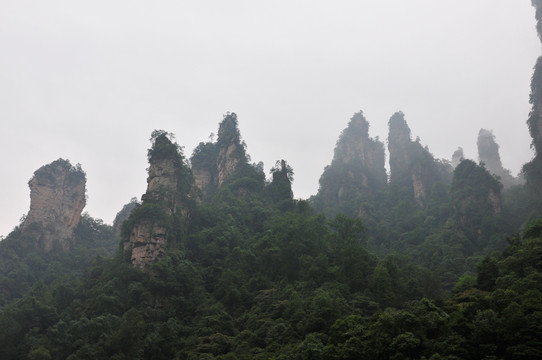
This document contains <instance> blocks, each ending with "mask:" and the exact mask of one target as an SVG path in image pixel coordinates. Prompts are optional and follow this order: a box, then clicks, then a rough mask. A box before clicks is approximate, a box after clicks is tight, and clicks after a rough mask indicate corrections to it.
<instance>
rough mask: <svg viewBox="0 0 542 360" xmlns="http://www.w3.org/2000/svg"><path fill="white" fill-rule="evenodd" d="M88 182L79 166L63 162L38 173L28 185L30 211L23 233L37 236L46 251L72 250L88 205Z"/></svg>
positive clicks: (53, 163) (46, 167)
mask: <svg viewBox="0 0 542 360" xmlns="http://www.w3.org/2000/svg"><path fill="white" fill-rule="evenodd" d="M86 181H87V180H86V176H85V173H84V172H83V170H82V169H81V167H80V166H79V165H77V166H75V167H74V166H72V165H71V164H70V162H69V161H67V160H63V159H58V160H56V161H54V162H52V163H51V164H49V165H45V166H42V167H41V168H39V169H38V170H36V172H34V176H33V177H32V179H30V181H29V182H28V185H29V186H30V211H29V212H28V215H27V216H26V218H25V220H24V222H23V224H22V229H21V230H22V232H23V233H26V234H29V235H31V236H32V237H35V238H36V239H37V242H38V246H39V247H41V248H42V249H43V250H45V251H50V250H52V249H53V248H55V247H56V246H59V247H60V248H61V249H68V248H69V247H70V240H71V238H72V236H73V231H74V229H75V227H76V226H77V225H78V224H79V220H80V218H81V212H82V211H83V208H84V207H85V204H86V198H85V191H86V190H85V185H86Z"/></svg>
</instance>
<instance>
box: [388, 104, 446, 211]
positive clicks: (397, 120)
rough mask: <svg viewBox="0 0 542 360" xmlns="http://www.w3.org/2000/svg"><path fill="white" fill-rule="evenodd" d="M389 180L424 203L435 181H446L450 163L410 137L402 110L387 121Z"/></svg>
mask: <svg viewBox="0 0 542 360" xmlns="http://www.w3.org/2000/svg"><path fill="white" fill-rule="evenodd" d="M388 150H389V152H390V172H391V174H390V184H391V185H393V186H396V187H400V188H401V187H402V188H406V189H407V190H408V191H409V192H410V193H411V194H412V197H413V198H414V200H415V201H416V202H417V203H418V205H420V206H425V204H426V203H427V201H428V200H429V198H430V196H431V189H432V187H433V185H435V184H436V183H437V182H449V181H450V180H449V178H450V177H451V167H449V165H446V164H444V163H441V162H439V161H437V160H436V159H435V158H434V157H433V155H432V154H431V153H430V152H429V150H428V149H427V148H424V147H423V146H422V145H421V144H420V143H419V141H412V139H411V132H410V128H409V126H408V124H407V122H406V121H405V118H404V114H403V113H402V112H397V113H395V114H393V116H392V117H391V118H390V121H389V135H388Z"/></svg>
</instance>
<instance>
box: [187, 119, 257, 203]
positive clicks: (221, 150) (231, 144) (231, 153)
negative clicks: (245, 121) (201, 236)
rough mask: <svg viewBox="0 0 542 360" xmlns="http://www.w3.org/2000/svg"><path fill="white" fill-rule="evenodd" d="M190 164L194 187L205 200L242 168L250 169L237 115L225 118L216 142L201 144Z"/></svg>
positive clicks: (195, 150)
mask: <svg viewBox="0 0 542 360" xmlns="http://www.w3.org/2000/svg"><path fill="white" fill-rule="evenodd" d="M190 163H191V165H192V173H193V174H194V180H195V185H196V186H197V188H198V189H199V190H200V191H201V193H202V195H203V198H206V197H207V196H208V195H209V194H211V193H212V192H213V190H215V189H217V188H220V187H222V186H223V185H224V183H226V182H227V181H228V180H229V179H231V178H232V177H233V176H234V175H235V174H236V173H238V171H239V169H241V168H242V167H243V166H247V164H248V158H247V155H246V150H245V145H244V143H243V142H242V141H241V133H240V132H239V127H238V122H237V115H236V114H235V113H228V114H226V115H225V116H224V119H223V120H222V122H221V123H220V125H219V128H218V139H217V141H216V142H207V143H204V142H202V143H200V144H199V145H198V146H197V147H196V149H194V152H193V154H192V157H191V158H190Z"/></svg>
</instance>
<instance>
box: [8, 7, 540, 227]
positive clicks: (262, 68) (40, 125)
mask: <svg viewBox="0 0 542 360" xmlns="http://www.w3.org/2000/svg"><path fill="white" fill-rule="evenodd" d="M541 53H542V52H541V48H540V42H539V41H538V39H537V38H536V30H535V21H534V8H532V7H531V6H530V1H528V0H523V1H518V0H454V1H448V0H446V1H445V0H439V1H435V0H409V1H405V0H387V1H382V0H353V1H314V0H313V1H218V0H216V1H215V0H213V1H204V0H199V1H155V2H151V1H111V0H109V1H97V0H93V1H84V2H83V1H73V0H67V1H57V0H51V1H24V0H0V121H1V131H0V156H1V162H2V167H1V169H2V172H1V177H0V199H1V201H0V235H7V234H8V233H9V232H10V231H11V230H12V229H13V228H14V227H15V226H16V225H18V223H19V219H20V217H21V216H22V215H23V214H26V213H27V212H28V208H29V205H30V198H29V194H30V190H29V188H28V185H27V182H28V180H29V179H30V178H31V176H32V174H33V172H34V171H35V170H36V169H38V168H39V167H40V166H42V165H45V164H48V163H50V162H52V161H54V160H56V159H58V158H64V159H69V160H70V161H71V162H72V164H76V163H81V165H82V167H83V169H84V170H85V171H86V173H87V179H88V182H87V194H88V202H87V207H86V208H85V211H88V212H89V214H90V215H91V216H93V217H96V218H101V219H103V220H104V221H105V222H107V223H111V222H112V220H113V218H114V216H115V214H116V213H117V212H118V211H119V210H120V209H121V208H122V206H123V205H124V204H125V203H127V202H128V201H129V200H130V198H132V197H134V196H135V197H137V198H140V197H141V194H142V193H144V191H145V189H146V177H147V175H146V171H145V169H146V168H147V166H148V164H147V159H146V151H147V148H148V147H149V145H150V143H149V140H148V139H149V137H150V134H151V132H152V130H154V129H164V130H167V131H169V132H173V133H175V134H176V139H177V141H178V143H179V144H180V145H183V146H184V147H185V155H187V156H190V154H191V153H192V150H193V149H194V147H195V146H196V145H197V144H198V143H199V142H200V141H206V140H207V139H208V138H209V135H210V134H211V133H216V132H217V128H218V123H219V122H220V121H221V120H222V116H223V114H225V113H226V112H228V111H230V112H236V113H237V115H238V119H239V125H240V130H241V134H242V136H243V139H244V140H245V141H246V143H247V146H248V147H247V150H248V153H249V154H250V155H251V157H252V161H253V162H258V161H263V162H264V164H265V168H266V171H268V170H269V168H270V167H271V166H273V165H274V163H275V160H278V159H285V160H287V161H288V162H289V164H290V165H291V166H292V167H293V168H294V171H295V180H294V194H295V197H296V198H307V197H309V196H310V195H312V194H315V193H316V191H317V189H318V179H319V177H320V175H321V173H322V171H323V169H324V167H325V166H326V165H328V164H329V163H330V161H331V158H332V156H333V148H334V145H335V142H336V140H337V138H338V137H339V134H340V132H341V130H342V129H344V128H345V127H346V125H347V123H348V121H349V119H350V117H351V116H352V114H353V113H355V112H357V111H359V110H363V111H364V113H365V116H366V118H367V120H368V121H369V122H370V124H371V128H370V134H371V136H373V137H376V136H379V137H380V139H382V140H385V139H386V138H387V122H388V119H389V118H390V116H391V115H392V114H393V113H394V112H395V111H398V110H402V111H403V112H404V113H405V115H406V120H407V122H408V123H409V125H410V128H411V129H412V134H413V137H414V138H415V137H416V136H419V137H420V138H421V143H422V144H424V145H427V146H428V147H429V150H430V151H431V152H432V153H433V154H434V155H435V156H436V157H438V158H446V159H450V158H451V155H452V153H453V152H454V150H455V149H456V148H457V147H458V146H461V147H463V149H464V150H465V155H466V156H467V157H468V158H472V159H475V160H477V152H476V136H477V134H478V131H479V129H480V128H488V129H492V130H493V132H494V134H495V136H496V138H497V142H498V143H499V145H500V154H501V159H502V160H503V163H504V166H505V168H509V169H511V170H512V173H513V174H516V173H517V172H518V171H519V169H520V168H521V165H522V164H523V163H525V162H527V161H529V160H530V159H531V157H532V151H531V149H530V146H529V145H530V141H531V139H530V137H529V135H528V130H527V126H526V124H525V121H526V120H527V117H528V113H529V109H530V105H529V103H528V99H529V86H530V78H531V74H532V68H533V66H534V64H535V61H536V58H537V56H538V55H540V54H541Z"/></svg>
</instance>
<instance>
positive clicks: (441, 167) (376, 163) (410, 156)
mask: <svg viewBox="0 0 542 360" xmlns="http://www.w3.org/2000/svg"><path fill="white" fill-rule="evenodd" d="M388 125H389V135H388V150H389V165H390V177H389V182H388V178H387V174H386V169H385V154H384V146H383V144H382V142H380V141H379V140H378V139H376V140H375V139H372V138H370V137H369V133H368V130H369V123H368V122H367V120H366V119H365V117H364V116H363V113H362V112H361V111H360V112H358V113H356V114H354V116H353V117H352V118H351V119H350V122H349V124H348V127H347V128H346V129H344V130H343V132H342V134H341V136H340V138H339V140H338V141H337V144H336V147H335V154H334V157H333V160H332V162H331V164H330V165H329V166H327V167H326V168H325V169H324V172H323V174H322V176H321V178H320V188H319V190H318V194H317V195H316V196H315V197H313V202H314V203H316V204H319V203H322V202H324V203H325V202H333V201H335V202H336V201H341V199H343V200H345V201H346V200H350V199H352V197H355V196H359V195H360V194H365V195H367V196H370V195H371V194H375V193H377V192H379V191H381V190H383V189H385V188H386V187H387V186H390V187H393V188H399V189H403V190H404V191H407V192H408V193H410V196H411V198H412V199H413V200H414V201H415V202H416V203H417V204H418V206H420V207H422V208H423V207H425V206H426V204H427V203H428V201H429V200H430V199H431V196H432V195H431V194H432V189H433V187H434V186H435V185H436V184H437V183H442V184H446V185H450V184H451V182H452V178H453V171H454V169H455V168H457V167H458V166H459V164H460V163H461V162H462V161H463V160H465V159H464V155H463V149H462V148H459V149H458V150H457V151H456V152H454V154H453V156H452V161H451V162H449V161H446V160H439V159H435V158H434V157H433V155H432V154H431V153H430V152H429V150H428V149H427V147H424V146H422V144H420V141H419V139H416V140H415V141H414V140H412V135H411V130H410V128H409V126H408V124H407V122H406V120H405V116H404V114H403V113H402V112H397V113H395V114H393V115H392V116H391V118H390V120H389V123H388ZM478 152H479V161H480V163H481V164H483V165H482V166H485V168H486V169H487V170H488V171H490V172H491V173H492V174H493V175H495V176H496V177H497V178H498V179H500V181H501V182H502V183H503V185H504V186H505V187H509V186H513V185H516V184H519V183H520V180H519V179H517V178H514V177H513V176H512V175H511V174H510V171H509V170H506V169H504V167H503V166H502V163H501V160H500V155H499V146H498V144H497V143H496V141H495V136H494V135H493V133H492V132H491V131H490V130H486V129H481V130H480V133H479V135H478ZM472 185H473V186H476V184H472ZM487 196H488V197H491V198H492V199H493V200H492V201H491V203H493V204H495V209H497V208H500V203H499V204H497V203H496V201H497V200H496V199H500V190H499V191H497V190H495V189H493V190H492V193H491V194H489V193H488V194H487ZM499 201H500V200H499ZM496 212H497V211H495V212H494V213H496ZM362 213H363V211H360V212H359V213H358V215H360V214H362Z"/></svg>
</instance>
